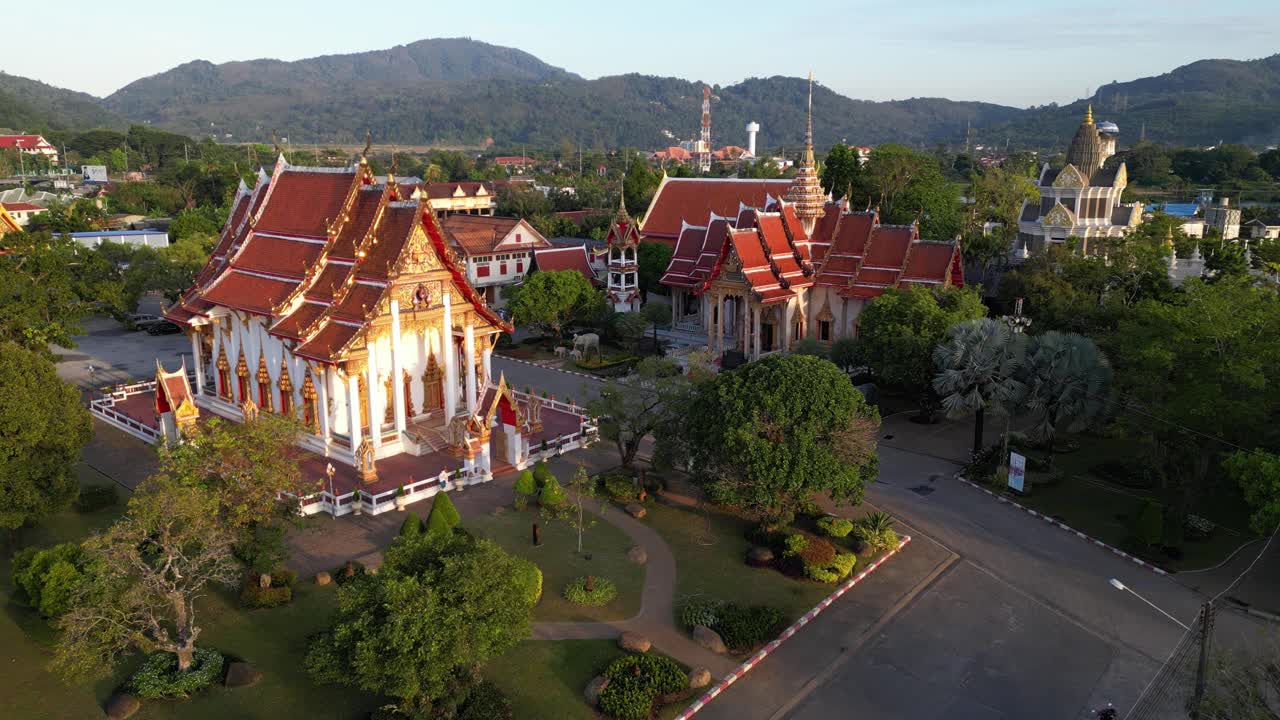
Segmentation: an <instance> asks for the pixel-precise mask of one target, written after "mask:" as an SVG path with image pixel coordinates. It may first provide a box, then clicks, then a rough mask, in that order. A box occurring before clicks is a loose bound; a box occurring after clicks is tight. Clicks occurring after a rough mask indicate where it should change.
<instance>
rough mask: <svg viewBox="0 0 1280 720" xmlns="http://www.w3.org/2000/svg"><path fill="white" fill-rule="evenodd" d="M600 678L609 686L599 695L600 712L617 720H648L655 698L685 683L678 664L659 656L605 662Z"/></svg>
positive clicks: (672, 691)
mask: <svg viewBox="0 0 1280 720" xmlns="http://www.w3.org/2000/svg"><path fill="white" fill-rule="evenodd" d="M604 676H605V677H606V678H608V679H609V685H608V687H606V688H605V689H604V691H603V692H601V693H600V711H601V712H603V713H604V714H605V715H608V716H609V717H614V718H619V719H620V720H648V718H649V717H651V716H652V714H653V711H654V703H655V702H656V701H657V700H658V698H660V697H662V696H663V695H670V694H672V693H677V692H680V691H681V690H684V689H686V688H687V687H688V683H689V679H688V677H687V676H686V675H685V673H684V669H683V668H681V667H680V664H679V663H677V662H676V661H675V660H672V659H671V658H668V657H663V656H661V655H624V656H623V657H620V658H618V659H617V660H614V661H613V662H611V663H609V667H607V668H605V671H604Z"/></svg>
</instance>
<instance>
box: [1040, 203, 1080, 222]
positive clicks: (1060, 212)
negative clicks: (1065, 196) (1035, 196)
mask: <svg viewBox="0 0 1280 720" xmlns="http://www.w3.org/2000/svg"><path fill="white" fill-rule="evenodd" d="M1040 222H1041V224H1043V225H1053V226H1055V227H1071V226H1072V225H1075V224H1076V216H1075V215H1074V214H1073V213H1072V212H1071V211H1070V210H1068V209H1067V208H1066V206H1065V205H1063V204H1062V203H1057V204H1056V205H1054V206H1053V209H1052V210H1050V211H1049V214H1048V215H1045V216H1044V219H1043V220H1041V221H1040Z"/></svg>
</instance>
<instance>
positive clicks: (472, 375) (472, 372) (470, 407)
mask: <svg viewBox="0 0 1280 720" xmlns="http://www.w3.org/2000/svg"><path fill="white" fill-rule="evenodd" d="M462 338H463V340H462V342H463V345H462V352H463V354H465V355H466V356H467V414H468V415H475V414H476V333H475V328H473V327H471V325H467V327H466V328H465V329H464V330H463V336H462Z"/></svg>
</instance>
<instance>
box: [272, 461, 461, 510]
mask: <svg viewBox="0 0 1280 720" xmlns="http://www.w3.org/2000/svg"><path fill="white" fill-rule="evenodd" d="M485 479H486V478H485V474H484V472H483V471H481V470H480V469H479V468H476V469H474V470H471V471H466V470H463V471H462V474H461V475H456V474H454V473H450V472H448V471H445V470H441V471H440V474H439V475H433V476H431V477H427V478H423V479H421V480H416V481H414V482H411V483H409V484H407V485H404V486H403V488H404V494H403V495H401V494H400V490H401V489H400V488H398V487H397V488H392V489H390V490H385V491H383V492H380V493H377V494H376V495H375V494H372V493H369V492H366V491H364V490H361V489H358V488H357V489H355V490H352V491H351V492H348V493H343V494H341V495H336V496H335V495H333V494H331V493H330V492H329V491H328V490H322V491H320V492H318V493H314V494H311V495H307V496H304V497H302V498H298V497H297V496H296V495H293V494H286V495H285V497H289V498H294V499H296V500H297V502H298V511H299V512H300V513H301V514H303V515H315V514H318V513H322V512H327V513H330V514H332V515H334V516H338V515H350V514H352V513H355V512H356V508H357V505H358V507H359V511H360V512H361V513H366V512H367V513H369V514H370V515H380V514H382V513H384V512H389V511H391V510H394V509H396V508H397V507H398V504H397V502H396V498H397V496H399V497H401V498H402V500H401V502H403V503H405V504H408V503H414V502H417V501H419V500H425V499H427V498H429V497H431V496H432V495H435V494H436V493H438V492H440V491H442V490H443V491H446V492H447V491H449V490H459V489H461V488H463V487H465V486H467V485H471V484H474V483H476V482H482V481H484V480H485Z"/></svg>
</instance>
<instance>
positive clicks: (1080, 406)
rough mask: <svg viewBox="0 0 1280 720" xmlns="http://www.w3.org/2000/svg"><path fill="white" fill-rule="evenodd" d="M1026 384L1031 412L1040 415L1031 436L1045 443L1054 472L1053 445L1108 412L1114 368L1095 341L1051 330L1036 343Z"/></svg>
mask: <svg viewBox="0 0 1280 720" xmlns="http://www.w3.org/2000/svg"><path fill="white" fill-rule="evenodd" d="M1021 374H1022V382H1023V384H1025V385H1026V387H1027V395H1026V401H1025V404H1026V408H1027V409H1028V410H1030V411H1032V412H1033V413H1039V415H1040V417H1039V420H1037V422H1036V425H1035V427H1033V428H1032V433H1031V435H1032V437H1033V438H1034V439H1035V440H1037V441H1039V442H1042V443H1044V445H1045V449H1046V450H1047V451H1048V456H1049V466H1050V467H1051V468H1052V467H1053V440H1054V437H1055V436H1056V435H1057V434H1058V433H1059V432H1077V431H1079V430H1082V429H1084V428H1085V427H1086V426H1087V425H1089V423H1091V422H1092V421H1094V420H1096V419H1098V418H1100V417H1102V416H1103V415H1105V414H1106V412H1107V402H1108V400H1109V397H1110V393H1111V374H1112V373H1111V363H1110V362H1109V361H1108V360H1107V356H1106V355H1104V354H1103V353H1102V351H1101V350H1099V349H1098V346H1097V345H1095V344H1094V343H1093V340H1090V339H1089V338H1087V337H1085V336H1083V335H1077V334H1076V333H1061V332H1057V331H1051V332H1047V333H1044V334H1042V335H1037V336H1034V337H1032V338H1031V341H1030V345H1029V346H1028V348H1027V361H1026V363H1025V364H1024V365H1023V372H1022V373H1021Z"/></svg>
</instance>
